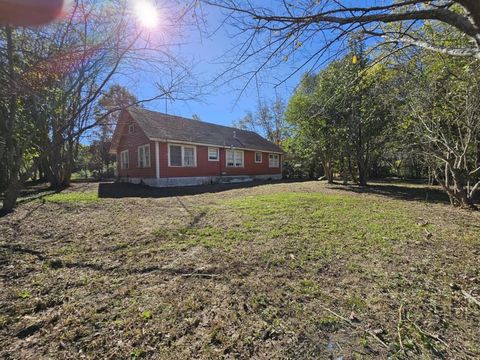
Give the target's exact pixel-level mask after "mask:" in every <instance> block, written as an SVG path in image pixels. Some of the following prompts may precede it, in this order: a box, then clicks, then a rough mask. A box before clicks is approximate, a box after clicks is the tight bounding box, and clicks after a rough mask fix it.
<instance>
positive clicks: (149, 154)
mask: <svg viewBox="0 0 480 360" xmlns="http://www.w3.org/2000/svg"><path fill="white" fill-rule="evenodd" d="M147 149H148V162H147V161H145V160H146V154H147ZM140 150H143V153H142V154H140ZM141 155H143V157H144V158H145V159H141ZM151 158H152V153H151V152H150V144H145V145H140V146H139V147H138V149H137V166H138V167H139V168H142V169H143V168H149V167H150V166H152V165H151V163H152V160H151ZM140 160H144V161H143V164H140Z"/></svg>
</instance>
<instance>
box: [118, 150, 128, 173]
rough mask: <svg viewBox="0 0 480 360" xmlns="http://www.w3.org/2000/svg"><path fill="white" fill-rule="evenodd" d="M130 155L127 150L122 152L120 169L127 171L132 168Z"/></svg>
mask: <svg viewBox="0 0 480 360" xmlns="http://www.w3.org/2000/svg"><path fill="white" fill-rule="evenodd" d="M129 155H130V154H129V153H128V149H127V150H123V151H120V169H121V170H127V169H128V168H129V166H130V156H129Z"/></svg>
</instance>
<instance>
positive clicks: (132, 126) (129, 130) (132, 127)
mask: <svg viewBox="0 0 480 360" xmlns="http://www.w3.org/2000/svg"><path fill="white" fill-rule="evenodd" d="M134 132H135V125H134V124H130V125H128V133H129V134H133V133H134Z"/></svg>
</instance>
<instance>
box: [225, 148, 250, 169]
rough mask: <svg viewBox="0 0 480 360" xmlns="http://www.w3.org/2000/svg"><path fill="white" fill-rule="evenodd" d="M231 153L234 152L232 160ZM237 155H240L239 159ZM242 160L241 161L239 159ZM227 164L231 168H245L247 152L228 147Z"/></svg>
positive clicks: (226, 153)
mask: <svg viewBox="0 0 480 360" xmlns="http://www.w3.org/2000/svg"><path fill="white" fill-rule="evenodd" d="M229 153H231V154H232V156H233V157H232V159H230V160H232V161H229V157H230V156H229ZM237 155H240V156H239V159H237ZM237 160H240V161H237ZM225 166H226V167H229V168H237V167H240V168H243V167H245V152H244V151H243V150H236V149H227V150H225Z"/></svg>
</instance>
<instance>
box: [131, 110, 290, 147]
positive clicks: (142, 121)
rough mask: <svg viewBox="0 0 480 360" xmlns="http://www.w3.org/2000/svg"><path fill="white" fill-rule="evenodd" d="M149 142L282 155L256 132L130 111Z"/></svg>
mask: <svg viewBox="0 0 480 360" xmlns="http://www.w3.org/2000/svg"><path fill="white" fill-rule="evenodd" d="M127 111H128V112H129V113H130V115H131V116H132V118H133V119H134V120H135V121H136V122H137V123H138V125H139V126H140V127H141V128H142V130H143V132H144V133H145V135H146V136H147V137H148V138H149V139H157V140H170V141H179V142H181V141H185V142H191V143H199V144H207V145H216V146H227V147H230V146H233V147H236V148H243V149H252V150H262V151H272V152H282V153H283V150H282V149H281V148H280V147H279V146H277V145H275V144H274V143H272V142H270V141H268V140H267V139H264V138H263V137H261V136H260V135H258V134H257V133H255V132H253V131H248V130H241V129H236V128H232V127H228V126H223V125H217V124H211V123H207V122H204V121H199V120H192V119H187V118H183V117H180V116H174V115H168V114H164V113H160V112H155V111H150V110H146V109H141V108H134V107H132V108H129V109H128V110H127Z"/></svg>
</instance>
